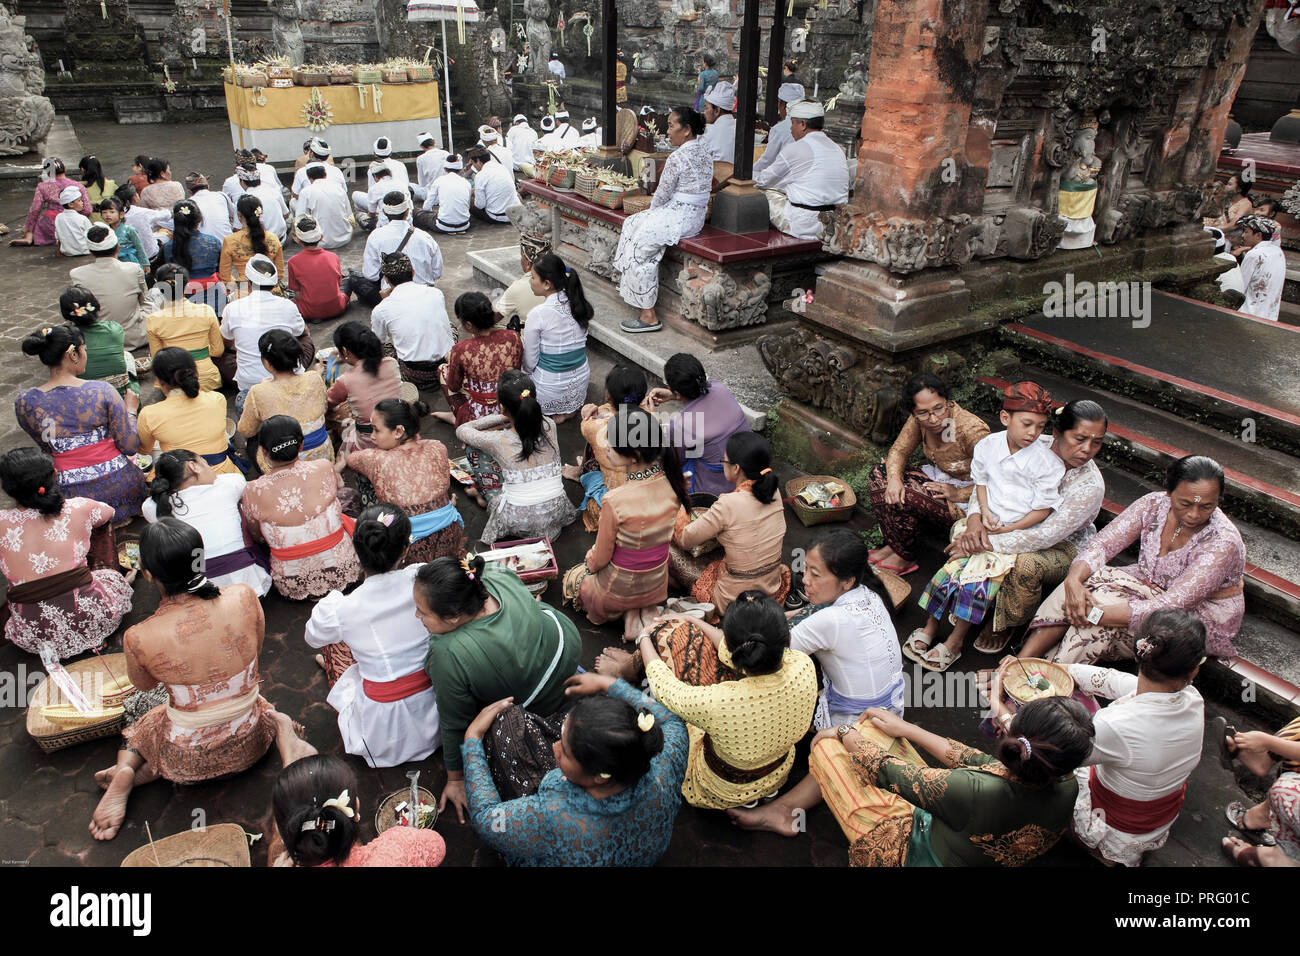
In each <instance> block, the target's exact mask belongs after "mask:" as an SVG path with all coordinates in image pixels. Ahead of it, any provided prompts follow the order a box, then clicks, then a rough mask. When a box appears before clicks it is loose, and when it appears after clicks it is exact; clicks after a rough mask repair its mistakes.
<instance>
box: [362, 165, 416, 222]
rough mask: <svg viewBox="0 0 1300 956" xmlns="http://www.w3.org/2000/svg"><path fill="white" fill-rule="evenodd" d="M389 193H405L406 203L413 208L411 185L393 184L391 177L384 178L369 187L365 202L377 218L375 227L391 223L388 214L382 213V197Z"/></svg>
mask: <svg viewBox="0 0 1300 956" xmlns="http://www.w3.org/2000/svg"><path fill="white" fill-rule="evenodd" d="M391 192H399V193H405V194H406V201H407V202H409V203H410V204H411V208H412V209H414V208H415V200H414V199H413V198H412V197H411V184H410V183H394V182H393V180H392V177H391V176H390V177H386V178H384V179H382V180H380V181H379V182H377V183H375V185H373V186H371V187H370V192H369V194H368V195H367V197H366V201H367V202H369V203H371V204H372V208H371V212H373V213H374V214H375V215H376V216H377V217H378V218H379V221H378V222H377V223H376V225H380V226H386V225H388V224H389V223H390V222H392V220H391V219H390V218H389V216H388V213H386V212H384V197H385V196H387V195H388V194H389V193H391Z"/></svg>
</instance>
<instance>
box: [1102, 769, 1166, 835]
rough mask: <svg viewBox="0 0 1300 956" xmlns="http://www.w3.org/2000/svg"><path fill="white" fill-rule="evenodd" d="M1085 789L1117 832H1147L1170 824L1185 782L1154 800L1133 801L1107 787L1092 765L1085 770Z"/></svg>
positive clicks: (1108, 823)
mask: <svg viewBox="0 0 1300 956" xmlns="http://www.w3.org/2000/svg"><path fill="white" fill-rule="evenodd" d="M1088 791H1089V793H1090V794H1091V796H1092V808H1093V810H1094V811H1096V810H1101V811H1102V812H1103V813H1105V815H1106V825H1107V826H1110V827H1113V828H1114V829H1116V830H1118V831H1119V832H1120V833H1134V834H1137V833H1150V832H1151V831H1152V830H1159V829H1160V828H1161V827H1162V826H1164V825H1165V824H1167V823H1173V822H1174V820H1176V819H1177V818H1178V811H1180V810H1181V809H1182V808H1183V800H1184V798H1186V796H1187V784H1186V783H1184V784H1183V785H1182V786H1181V787H1179V788H1178V789H1177V790H1175V791H1174V792H1173V793H1171V794H1169V795H1168V796H1165V797H1160V798H1159V799H1156V800H1133V799H1130V798H1129V797H1121V796H1120V795H1119V794H1117V793H1115V792H1113V791H1111V790H1107V789H1106V786H1105V784H1103V783H1102V782H1101V781H1100V780H1098V779H1097V768H1096V767H1092V768H1090V769H1089V771H1088Z"/></svg>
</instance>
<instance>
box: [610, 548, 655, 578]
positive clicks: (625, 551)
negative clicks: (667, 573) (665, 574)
mask: <svg viewBox="0 0 1300 956" xmlns="http://www.w3.org/2000/svg"><path fill="white" fill-rule="evenodd" d="M667 560H668V542H667V541H665V542H664V543H663V544H657V545H655V546H654V547H653V548H640V549H634V548H625V547H623V546H622V545H621V544H616V545H614V556H613V557H612V558H611V559H610V563H611V564H613V565H614V566H615V567H619V568H622V569H623V570H624V571H652V570H654V569H655V568H657V567H659V565H661V564H663V563H664V562H665V561H667Z"/></svg>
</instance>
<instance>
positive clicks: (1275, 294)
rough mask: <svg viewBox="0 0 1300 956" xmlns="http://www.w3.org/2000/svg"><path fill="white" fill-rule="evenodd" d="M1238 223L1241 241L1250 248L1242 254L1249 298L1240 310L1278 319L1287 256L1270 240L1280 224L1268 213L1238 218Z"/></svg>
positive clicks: (1246, 291)
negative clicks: (1270, 217)
mask: <svg viewBox="0 0 1300 956" xmlns="http://www.w3.org/2000/svg"><path fill="white" fill-rule="evenodd" d="M1237 225H1238V226H1240V227H1241V244H1242V245H1243V246H1245V247H1246V254H1245V255H1244V256H1242V257H1241V280H1242V286H1243V289H1244V292H1245V295H1246V300H1245V301H1244V302H1242V304H1241V309H1240V311H1241V312H1244V313H1246V315H1253V316H1256V317H1257V318H1261V319H1268V320H1269V321H1271V322H1276V321H1277V317H1278V313H1280V312H1281V310H1282V287H1283V286H1284V285H1285V284H1286V255H1285V253H1283V252H1282V247H1281V246H1280V245H1278V244H1276V243H1274V242H1271V241H1270V239H1272V237H1273V233H1274V232H1275V231H1276V230H1277V228H1278V224H1277V223H1276V222H1275V221H1274V220H1272V219H1269V218H1268V217H1267V216H1256V215H1249V216H1242V217H1241V218H1240V219H1239V220H1237Z"/></svg>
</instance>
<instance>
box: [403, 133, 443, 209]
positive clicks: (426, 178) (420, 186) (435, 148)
mask: <svg viewBox="0 0 1300 956" xmlns="http://www.w3.org/2000/svg"><path fill="white" fill-rule="evenodd" d="M416 140H417V141H418V142H419V144H420V149H422V150H424V152H422V153H420V155H419V156H417V157H415V176H416V182H414V183H412V184H411V198H412V199H413V200H414V201H415V202H420V203H422V202H424V201H425V199H427V198H428V197H429V187H430V186H432V185H433V181H434V180H435V179H437V178H438V177H439V176H441V175H442V172H443V169H442V167H443V164H444V163H446V162H447V151H446V150H445V149H443V148H442V147H441V146H439V145H438V144H437V142H436V141H435V140H434V138H433V134H432V133H420V134H418V135H417V136H416Z"/></svg>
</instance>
